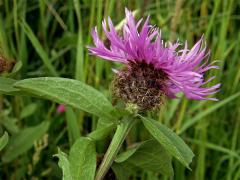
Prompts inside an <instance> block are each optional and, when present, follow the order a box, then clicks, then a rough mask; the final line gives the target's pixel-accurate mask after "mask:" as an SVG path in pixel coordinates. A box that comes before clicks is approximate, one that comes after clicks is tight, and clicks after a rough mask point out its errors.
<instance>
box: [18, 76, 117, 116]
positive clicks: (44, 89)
mask: <svg viewBox="0 0 240 180" xmlns="http://www.w3.org/2000/svg"><path fill="white" fill-rule="evenodd" d="M15 87H17V88H19V89H21V90H22V91H26V92H29V93H31V94H34V95H36V96H38V97H41V98H45V99H49V100H52V101H56V102H58V103H62V104H67V105H70V106H72V107H75V108H79V109H82V110H84V111H87V112H89V113H93V114H95V115H97V116H100V117H101V116H103V117H108V118H112V117H111V114H110V112H111V111H112V110H113V107H112V105H111V103H110V102H109V101H108V100H107V98H106V97H105V96H104V95H103V94H102V93H100V92H99V91H97V90H96V89H94V88H92V87H91V86H88V85H86V84H84V83H82V82H80V81H77V80H73V79H66V78H54V77H42V78H32V79H25V80H21V81H18V82H17V83H15Z"/></svg>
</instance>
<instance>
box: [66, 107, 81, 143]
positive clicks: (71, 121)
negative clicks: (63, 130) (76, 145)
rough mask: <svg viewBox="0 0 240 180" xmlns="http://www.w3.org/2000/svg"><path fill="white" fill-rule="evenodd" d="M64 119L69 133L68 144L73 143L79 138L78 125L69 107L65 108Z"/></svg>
mask: <svg viewBox="0 0 240 180" xmlns="http://www.w3.org/2000/svg"><path fill="white" fill-rule="evenodd" d="M66 119H67V126H68V132H69V136H70V137H69V138H70V142H71V143H72V142H75V141H76V140H77V139H78V138H80V127H79V125H78V121H77V117H76V115H75V113H74V111H73V109H72V108H71V107H66Z"/></svg>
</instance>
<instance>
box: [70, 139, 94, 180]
mask: <svg viewBox="0 0 240 180" xmlns="http://www.w3.org/2000/svg"><path fill="white" fill-rule="evenodd" d="M69 162H70V169H71V174H72V177H73V179H74V180H83V179H88V180H94V177H95V171H96V151H95V144H94V142H93V141H92V140H91V139H90V138H86V137H81V138H79V139H78V140H77V141H76V142H75V143H74V144H73V146H72V147H71V149H70V153H69Z"/></svg>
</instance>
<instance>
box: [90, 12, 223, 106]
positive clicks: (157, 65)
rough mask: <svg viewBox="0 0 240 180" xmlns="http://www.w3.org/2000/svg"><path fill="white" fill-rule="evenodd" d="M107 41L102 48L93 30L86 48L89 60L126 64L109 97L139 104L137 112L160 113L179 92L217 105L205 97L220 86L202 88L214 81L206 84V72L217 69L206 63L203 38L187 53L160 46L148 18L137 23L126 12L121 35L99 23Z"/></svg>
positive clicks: (175, 46) (176, 47) (117, 73)
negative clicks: (92, 57) (165, 101)
mask: <svg viewBox="0 0 240 180" xmlns="http://www.w3.org/2000/svg"><path fill="white" fill-rule="evenodd" d="M102 27H103V31H104V33H105V36H106V38H107V41H108V45H106V43H104V41H103V40H101V39H100V38H99V36H98V33H97V29H96V28H95V29H94V30H93V31H92V37H93V40H94V44H95V47H88V49H89V51H90V53H91V54H92V55H96V56H99V57H101V58H104V59H106V60H110V61H116V62H120V63H123V64H125V67H124V68H123V69H122V70H115V77H114V80H113V93H114V95H115V96H117V97H119V98H121V99H122V100H124V101H125V102H127V103H133V104H137V105H138V107H139V109H140V110H149V109H155V108H158V107H159V106H160V105H161V104H162V99H163V98H164V97H166V96H167V97H170V98H176V97H177V96H176V94H177V93H179V92H182V93H184V94H185V96H186V97H187V98H188V99H195V100H217V99H215V98H209V97H208V96H209V95H211V94H214V93H216V92H217V91H218V89H219V87H220V84H217V85H214V86H212V87H204V86H205V84H207V83H208V82H210V81H211V80H213V79H214V77H211V78H210V79H208V80H205V79H204V74H205V73H206V72H207V71H208V70H210V69H218V66H215V65H214V63H215V62H212V63H209V62H208V60H209V55H210V53H209V51H207V48H206V44H205V43H204V40H203V37H202V38H201V39H200V40H199V41H198V42H197V43H196V44H195V45H194V46H193V47H192V48H191V49H188V45H187V42H186V43H185V45H184V48H183V49H180V43H179V42H176V43H174V44H172V43H164V42H163V40H162V39H161V33H160V31H159V29H158V28H156V27H155V26H152V25H150V24H149V17H147V19H146V20H145V22H143V19H140V20H139V21H138V22H136V21H135V19H134V16H133V14H132V13H131V12H130V11H128V10H127V9H126V23H125V24H124V25H123V28H122V33H121V34H122V35H119V34H120V33H119V32H117V31H116V30H115V28H114V25H113V23H112V21H111V19H110V18H108V27H107V22H106V20H104V21H103V22H102Z"/></svg>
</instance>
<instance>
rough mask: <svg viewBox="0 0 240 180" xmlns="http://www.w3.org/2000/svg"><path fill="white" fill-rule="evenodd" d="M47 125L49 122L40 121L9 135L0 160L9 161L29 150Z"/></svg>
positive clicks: (46, 128)
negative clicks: (11, 135) (33, 125)
mask: <svg viewBox="0 0 240 180" xmlns="http://www.w3.org/2000/svg"><path fill="white" fill-rule="evenodd" d="M48 127H49V122H42V123H41V124H40V125H37V126H35V127H29V128H26V129H24V130H23V131H21V132H19V133H17V134H16V135H14V136H13V137H11V139H10V140H9V143H8V146H7V147H6V153H5V154H4V155H3V157H2V160H3V161H4V162H10V161H12V160H14V159H15V158H17V157H18V156H19V155H21V154H22V153H24V152H26V151H27V150H29V149H30V148H31V147H32V146H33V143H34V141H37V140H39V139H40V138H41V137H42V136H43V135H44V134H45V133H46V131H47V130H48Z"/></svg>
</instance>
